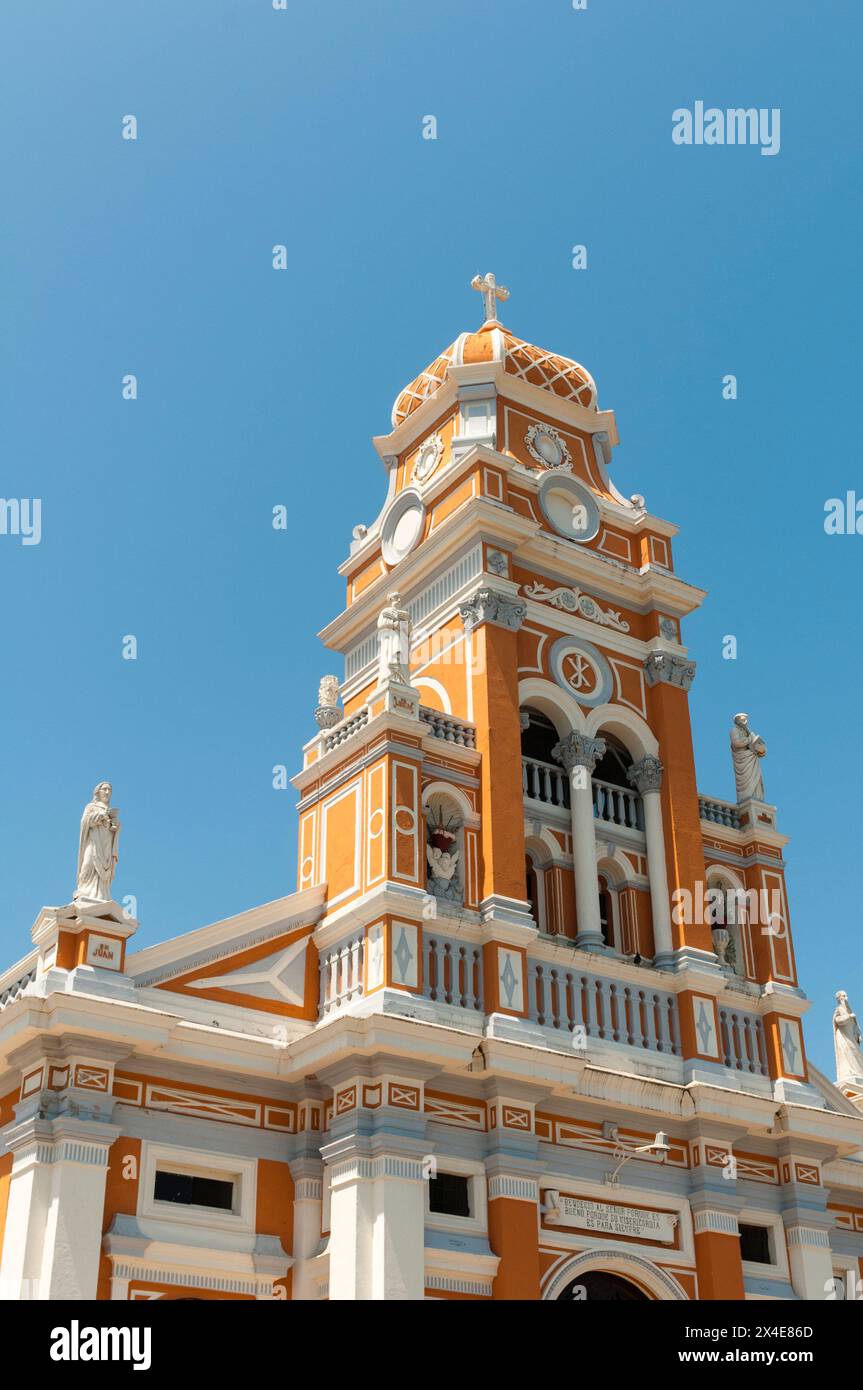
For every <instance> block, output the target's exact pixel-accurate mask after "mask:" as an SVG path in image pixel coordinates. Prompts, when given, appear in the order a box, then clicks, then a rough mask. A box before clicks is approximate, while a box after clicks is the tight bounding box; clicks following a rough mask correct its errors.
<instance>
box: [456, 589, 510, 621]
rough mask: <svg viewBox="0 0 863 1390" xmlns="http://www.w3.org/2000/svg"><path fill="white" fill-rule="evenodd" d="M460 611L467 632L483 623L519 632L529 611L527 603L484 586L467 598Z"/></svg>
mask: <svg viewBox="0 0 863 1390" xmlns="http://www.w3.org/2000/svg"><path fill="white" fill-rule="evenodd" d="M458 611H459V616H460V618H461V620H462V622H463V623H464V625H465V630H466V631H467V632H472V631H473V630H474V628H477V627H481V626H482V624H483V623H494V624H495V626H496V627H503V628H507V629H509V631H510V632H518V629H519V628H520V627H521V625H522V623H523V622H524V618H525V614H526V613H527V604H526V603H523V602H522V601H521V600H520V599H512V598H510V597H509V595H508V594H502V593H499V592H498V591H497V590H496V589H490V588H488V587H487V586H484V587H483V588H481V589H477V591H476V593H475V594H471V596H470V598H468V599H465V601H464V603H462V604H460V606H459V610H458Z"/></svg>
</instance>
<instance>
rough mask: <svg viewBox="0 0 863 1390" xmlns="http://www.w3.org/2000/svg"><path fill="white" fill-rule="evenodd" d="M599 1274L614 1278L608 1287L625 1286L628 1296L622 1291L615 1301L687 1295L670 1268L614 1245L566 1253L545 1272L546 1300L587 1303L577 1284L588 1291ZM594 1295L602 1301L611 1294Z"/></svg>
mask: <svg viewBox="0 0 863 1390" xmlns="http://www.w3.org/2000/svg"><path fill="white" fill-rule="evenodd" d="M596 1276H603V1277H604V1278H605V1279H607V1278H609V1277H610V1278H612V1279H613V1280H614V1285H609V1284H605V1288H606V1289H608V1288H610V1287H615V1286H616V1285H618V1284H622V1285H623V1286H624V1288H625V1289H626V1293H627V1297H626V1298H625V1299H623V1298H621V1297H620V1291H619V1290H618V1293H617V1294H616V1295H615V1296H614V1298H615V1300H617V1299H619V1300H620V1301H621V1302H629V1301H630V1300H632V1301H635V1300H637V1299H641V1298H646V1299H651V1300H652V1299H678V1300H685V1299H686V1298H687V1294H686V1292H685V1290H684V1289H683V1288H682V1287H681V1285H680V1284H678V1282H677V1280H676V1279H675V1278H674V1277H673V1275H671V1274H669V1273H668V1271H667V1270H665V1269H661V1268H660V1267H659V1265H655V1264H654V1263H653V1261H652V1260H645V1259H644V1258H643V1257H642V1256H641V1255H630V1254H624V1253H623V1252H622V1251H620V1250H618V1249H616V1248H614V1247H611V1246H608V1247H602V1246H599V1247H597V1249H595V1250H584V1251H582V1253H581V1254H580V1255H570V1256H563V1257H562V1258H561V1259H560V1260H558V1261H557V1262H556V1263H555V1264H554V1265H553V1267H552V1268H551V1269H550V1270H549V1271H548V1273H547V1274H546V1276H545V1279H544V1280H543V1289H542V1298H543V1299H544V1300H545V1301H547V1302H554V1301H555V1300H557V1299H561V1298H562V1299H565V1300H566V1301H567V1302H575V1301H576V1300H577V1299H578V1300H579V1301H581V1300H582V1299H583V1301H584V1302H588V1301H589V1299H588V1298H584V1295H579V1293H578V1291H577V1289H575V1287H574V1286H575V1285H580V1286H581V1287H582V1288H585V1289H587V1290H589V1289H590V1286H591V1281H592V1279H593V1278H595V1277H596ZM596 1287H599V1288H600V1289H601V1287H602V1286H594V1288H596ZM592 1297H593V1299H594V1301H596V1302H599V1301H600V1300H601V1298H605V1297H608V1294H605V1295H600V1297H597V1294H596V1292H594V1293H593V1295H592Z"/></svg>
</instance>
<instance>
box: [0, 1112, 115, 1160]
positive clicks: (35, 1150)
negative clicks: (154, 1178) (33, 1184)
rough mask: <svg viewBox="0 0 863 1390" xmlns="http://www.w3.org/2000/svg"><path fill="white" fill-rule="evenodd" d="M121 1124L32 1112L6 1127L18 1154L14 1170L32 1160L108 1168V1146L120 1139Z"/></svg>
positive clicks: (10, 1147)
mask: <svg viewBox="0 0 863 1390" xmlns="http://www.w3.org/2000/svg"><path fill="white" fill-rule="evenodd" d="M121 1133H122V1130H121V1128H120V1126H119V1125H114V1124H109V1123H107V1122H105V1121H104V1120H95V1119H87V1118H85V1117H83V1116H72V1115H59V1116H57V1117H56V1118H54V1119H47V1118H44V1117H43V1116H40V1115H28V1116H27V1117H26V1118H25V1119H22V1120H18V1121H17V1122H15V1121H13V1123H12V1124H11V1125H7V1126H6V1128H5V1129H4V1131H3V1142H4V1143H5V1145H6V1148H7V1150H8V1152H10V1153H12V1154H14V1155H15V1159H14V1170H15V1171H16V1172H17V1171H19V1170H20V1168H21V1167H22V1166H23V1165H26V1164H30V1163H40V1164H51V1163H64V1162H72V1163H76V1164H84V1165H87V1166H94V1167H97V1168H107V1166H108V1150H109V1149H110V1147H111V1145H112V1144H113V1143H114V1140H115V1139H119V1137H120V1135H121Z"/></svg>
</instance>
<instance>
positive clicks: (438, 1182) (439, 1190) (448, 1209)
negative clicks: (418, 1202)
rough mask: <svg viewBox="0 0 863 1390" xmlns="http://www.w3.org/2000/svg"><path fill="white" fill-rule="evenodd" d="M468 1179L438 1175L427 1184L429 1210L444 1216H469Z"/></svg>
mask: <svg viewBox="0 0 863 1390" xmlns="http://www.w3.org/2000/svg"><path fill="white" fill-rule="evenodd" d="M469 1184H470V1179H469V1178H465V1177H462V1175H461V1174H460V1173H438V1175H437V1177H436V1178H432V1179H431V1182H430V1183H429V1208H430V1210H431V1211H438V1212H442V1213H443V1214H444V1215H446V1216H470V1185H469Z"/></svg>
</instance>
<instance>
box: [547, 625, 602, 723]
mask: <svg viewBox="0 0 863 1390" xmlns="http://www.w3.org/2000/svg"><path fill="white" fill-rule="evenodd" d="M550 661H551V669H552V672H553V674H554V678H555V680H556V681H557V683H558V685H562V686H563V687H564V689H565V690H568V691H570V693H571V694H572V695H573V696H574V697H575V699H576V700H577V701H578V703H579V704H580V705H588V706H590V707H591V708H592V707H593V706H594V705H604V704H605V703H606V701H608V700H609V699H610V698H611V691H612V686H613V680H612V675H611V668H610V666H609V664H608V662H607V661H606V659H605V657H604V656H603V655H602V652H600V651H598V650H597V648H596V647H594V646H593V644H592V643H591V642H583V641H580V640H577V639H575V638H572V637H561V638H559V639H558V640H557V642H555V644H554V646H553V647H552V649H551V658H550Z"/></svg>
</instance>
